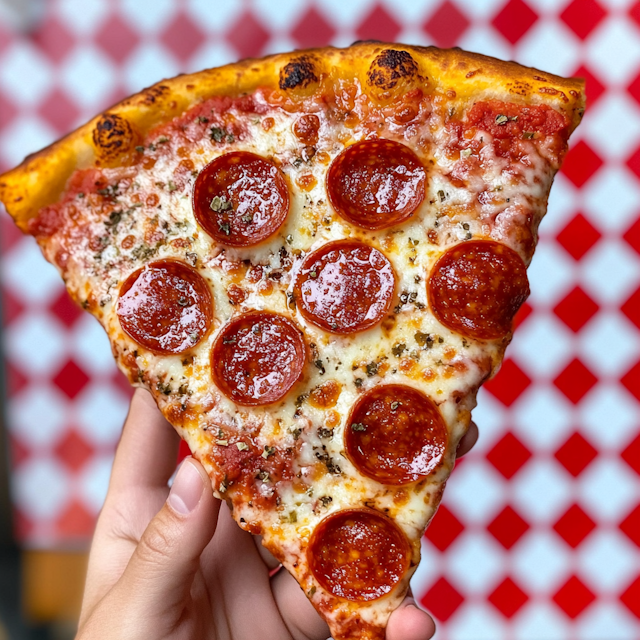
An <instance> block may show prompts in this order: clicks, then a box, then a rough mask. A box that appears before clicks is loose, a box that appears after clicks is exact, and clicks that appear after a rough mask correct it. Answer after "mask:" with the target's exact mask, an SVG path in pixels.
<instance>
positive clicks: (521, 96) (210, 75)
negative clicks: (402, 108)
mask: <svg viewBox="0 0 640 640" xmlns="http://www.w3.org/2000/svg"><path fill="white" fill-rule="evenodd" d="M385 51H392V52H406V53H408V54H409V55H410V56H411V58H412V59H413V60H414V61H415V63H417V65H418V73H419V74H420V76H419V77H421V78H423V79H424V81H425V82H426V84H427V86H428V85H429V78H434V79H435V82H436V85H438V86H441V87H450V90H452V91H454V92H455V98H456V99H459V100H461V101H468V100H469V99H477V98H478V97H480V96H483V95H486V96H487V98H491V97H494V98H497V99H503V100H504V98H505V96H509V98H510V100H511V101H512V102H514V103H520V104H547V105H549V106H552V107H553V108H555V109H556V110H558V111H560V112H561V113H563V114H564V115H565V116H566V117H567V118H568V120H569V133H571V132H573V130H574V129H575V128H576V127H577V125H578V124H579V122H580V120H581V118H582V115H583V113H584V108H585V92H584V80H583V79H580V78H562V77H560V76H555V75H552V74H549V73H546V72H543V71H539V70H538V69H535V68H531V67H525V66H522V65H520V64H517V63H513V62H505V61H502V60H497V59H495V58H491V57H488V56H485V55H482V54H478V53H471V52H467V51H463V50H461V49H458V48H454V49H438V48H436V47H422V46H412V45H403V44H395V43H383V42H378V41H365V42H356V43H354V44H353V45H351V46H350V47H346V48H336V47H323V48H316V49H307V50H300V51H295V52H290V53H280V54H275V55H270V56H266V57H264V58H260V59H252V58H249V59H246V60H242V61H240V62H236V63H231V64H228V65H225V66H222V67H216V68H212V69H206V70H203V71H199V72H196V73H192V74H186V75H180V76H177V77H175V78H171V79H169V80H162V81H160V82H158V83H156V84H154V85H152V86H151V87H148V88H146V89H143V90H142V91H140V92H139V93H137V94H134V95H132V96H130V97H128V98H126V99H125V100H123V101H122V102H119V103H118V104H116V105H114V106H113V107H111V108H109V109H107V110H106V111H105V112H103V113H102V114H100V115H98V116H96V117H95V118H93V119H91V120H90V121H89V122H87V123H86V124H84V125H82V126H81V127H79V128H78V129H76V130H75V131H73V132H71V133H70V134H68V135H67V136H65V137H63V138H62V139H60V140H58V141H57V142H55V143H53V144H51V145H50V146H48V147H46V148H44V149H42V150H41V151H38V152H37V153H34V154H32V155H29V156H27V157H26V158H25V159H24V161H23V162H22V163H21V164H20V165H18V166H17V167H16V168H15V169H12V170H11V171H8V172H7V173H5V174H3V175H1V176H0V201H1V202H2V203H4V205H5V207H6V209H7V211H8V213H9V214H10V215H11V217H12V218H13V219H14V220H15V222H16V224H17V225H18V227H19V228H20V229H21V230H22V231H24V232H28V224H29V220H30V219H31V218H33V217H35V216H36V215H37V213H38V211H39V210H40V209H41V208H42V207H45V206H48V205H51V204H53V203H54V202H56V201H57V200H58V198H59V197H60V195H61V193H62V192H63V190H64V188H65V185H66V183H67V181H68V180H69V178H70V177H71V175H72V174H73V172H74V171H76V170H77V169H82V168H86V167H89V166H92V165H95V166H106V167H108V166H117V165H118V164H119V163H120V161H121V160H122V158H123V157H124V154H123V153H122V150H121V149H120V150H118V149H116V151H115V155H114V150H113V149H112V148H111V149H110V148H109V140H108V139H107V140H105V141H103V140H101V139H100V132H101V131H102V132H104V129H105V122H106V123H107V125H108V127H107V129H108V130H107V131H106V136H107V138H108V134H109V133H110V131H111V129H112V128H113V127H114V126H115V127H116V128H117V125H118V124H119V123H120V124H121V123H122V121H123V120H124V123H125V126H126V124H127V123H128V125H130V130H129V131H128V132H127V131H124V132H123V131H120V132H116V133H120V134H121V136H120V137H121V138H122V137H123V136H124V138H126V141H125V143H126V144H127V145H128V146H129V147H130V148H133V147H134V146H135V143H136V141H137V140H142V139H143V138H144V136H145V135H146V134H147V133H148V132H149V131H150V130H152V129H153V128H154V127H156V126H159V125H162V124H164V123H167V122H169V121H171V120H172V119H173V118H175V117H177V116H179V115H181V114H182V113H184V112H185V111H186V110H187V109H189V108H190V107H193V106H194V105H196V104H198V103H200V102H202V101H204V100H207V99H209V98H213V97H216V96H225V97H238V96H241V95H248V94H251V93H252V92H254V91H255V90H257V89H259V88H260V89H262V88H264V89H268V90H274V91H281V92H282V93H283V94H284V95H285V97H289V98H291V99H293V100H298V101H299V100H304V99H305V98H307V97H311V96H312V95H313V87H314V86H316V87H317V84H318V82H319V81H321V79H322V77H323V75H327V74H331V75H332V76H333V77H334V78H337V79H342V80H344V79H349V78H354V79H359V80H360V81H361V82H362V83H363V86H364V85H365V83H367V84H368V88H369V89H371V83H372V81H371V79H369V80H368V79H367V72H368V71H369V69H370V68H371V63H373V62H374V61H375V60H376V58H377V57H378V56H380V54H381V53H383V52H385ZM310 84H311V86H312V89H311V92H310V91H309V90H308V86H309V85H310ZM286 94H288V96H286ZM114 123H115V124H114ZM120 144H121V143H120ZM111 146H113V145H111ZM125 153H126V152H125ZM114 160H115V163H114Z"/></svg>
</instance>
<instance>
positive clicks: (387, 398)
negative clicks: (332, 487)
mask: <svg viewBox="0 0 640 640" xmlns="http://www.w3.org/2000/svg"><path fill="white" fill-rule="evenodd" d="M446 445H447V429H446V427H445V424H444V421H443V419H442V416H441V415H440V412H439V411H438V409H437V408H436V406H435V404H434V403H433V402H432V401H431V400H430V399H429V398H428V397H427V396H426V395H424V394H423V393H421V392H420V391H418V390H417V389H413V388H411V387H407V386H405V385H401V384H389V385H384V386H380V387H375V388H374V389H371V390H370V391H367V393H365V394H364V395H363V396H361V397H360V398H359V399H358V401H357V403H356V405H355V407H354V408H353V411H352V412H351V416H350V419H349V423H348V424H347V428H346V430H345V448H346V451H347V455H348V456H349V459H350V460H351V462H353V464H354V465H355V466H356V467H357V468H358V470H359V471H360V472H361V473H362V474H363V475H365V476H367V477H369V478H373V480H377V481H378V482H381V483H383V484H407V483H409V482H415V481H416V480H419V479H420V478H423V477H425V476H427V475H429V474H430V473H431V472H432V471H433V470H434V469H436V468H437V466H438V465H439V464H440V461H441V460H442V456H443V455H444V450H445V447H446Z"/></svg>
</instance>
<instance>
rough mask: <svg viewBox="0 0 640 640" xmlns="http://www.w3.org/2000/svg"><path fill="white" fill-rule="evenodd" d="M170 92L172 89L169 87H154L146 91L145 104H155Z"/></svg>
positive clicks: (161, 85)
mask: <svg viewBox="0 0 640 640" xmlns="http://www.w3.org/2000/svg"><path fill="white" fill-rule="evenodd" d="M169 92H170V89H169V87H168V86H167V85H164V84H160V85H156V86H154V87H149V89H147V90H146V91H144V93H143V95H144V103H145V104H154V103H155V101H156V100H158V99H159V98H162V96H164V95H166V94H167V93H169Z"/></svg>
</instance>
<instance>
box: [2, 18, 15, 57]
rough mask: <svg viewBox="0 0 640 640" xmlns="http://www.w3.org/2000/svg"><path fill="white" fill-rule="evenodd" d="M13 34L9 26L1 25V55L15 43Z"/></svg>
mask: <svg viewBox="0 0 640 640" xmlns="http://www.w3.org/2000/svg"><path fill="white" fill-rule="evenodd" d="M13 40H14V38H13V33H12V32H11V30H10V29H9V25H4V24H0V54H1V53H3V52H4V50H5V49H6V48H7V47H8V46H9V45H10V44H11V42H13Z"/></svg>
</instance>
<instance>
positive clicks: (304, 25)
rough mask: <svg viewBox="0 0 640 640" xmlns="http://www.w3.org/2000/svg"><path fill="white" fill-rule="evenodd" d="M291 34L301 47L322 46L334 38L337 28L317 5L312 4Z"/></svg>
mask: <svg viewBox="0 0 640 640" xmlns="http://www.w3.org/2000/svg"><path fill="white" fill-rule="evenodd" d="M291 35H292V36H293V39H294V40H295V42H296V44H297V45H298V46H300V47H320V46H323V45H324V44H325V43H327V42H330V41H331V40H332V38H333V36H334V35H335V29H334V28H333V26H332V25H331V23H330V22H329V21H328V20H327V19H326V18H325V17H324V16H323V15H322V13H320V11H318V9H317V8H316V7H315V6H311V7H309V9H308V11H306V13H305V14H304V15H303V16H302V18H301V19H300V21H299V22H298V24H296V26H295V27H294V29H293V31H292V32H291Z"/></svg>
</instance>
